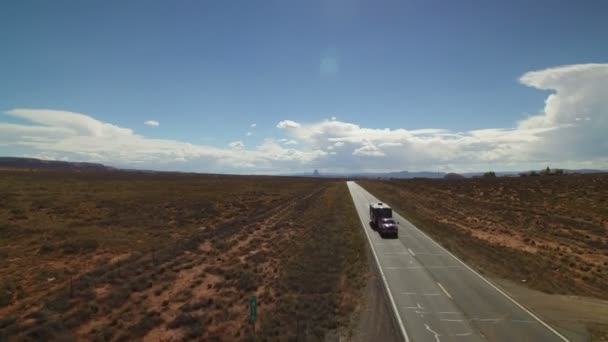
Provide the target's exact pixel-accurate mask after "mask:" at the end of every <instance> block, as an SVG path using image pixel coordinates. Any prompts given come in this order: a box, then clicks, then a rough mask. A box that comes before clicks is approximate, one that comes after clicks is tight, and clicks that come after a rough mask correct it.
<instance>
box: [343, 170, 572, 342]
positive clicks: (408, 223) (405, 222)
mask: <svg viewBox="0 0 608 342" xmlns="http://www.w3.org/2000/svg"><path fill="white" fill-rule="evenodd" d="M353 183H355V184H356V182H353ZM357 186H359V187H360V188H361V189H363V190H364V191H366V192H367V190H365V189H364V188H363V187H362V186H360V185H358V184H357ZM395 216H398V219H399V220H400V221H403V222H404V224H405V225H406V226H407V228H409V229H411V230H414V231H416V233H418V234H421V235H422V236H424V237H426V238H427V239H428V240H429V241H431V242H432V243H434V244H435V245H436V246H437V247H439V248H440V249H441V250H443V251H444V252H446V253H447V254H449V255H450V256H451V257H452V258H454V259H456V260H457V261H458V262H460V263H461V264H462V265H463V266H464V267H466V268H467V269H468V270H469V271H471V272H473V274H475V275H476V276H478V277H479V278H481V279H482V280H483V281H484V282H486V283H487V284H488V285H490V286H491V287H492V288H494V289H495V290H496V291H498V293H500V294H502V295H503V296H505V297H506V298H507V299H509V300H510V301H511V302H512V303H513V304H515V305H517V306H518V307H519V308H520V309H522V310H523V311H524V312H526V313H527V314H529V315H530V316H532V318H534V319H535V320H537V321H538V322H539V323H540V324H542V325H543V326H544V327H545V328H547V329H549V330H550V331H551V332H552V333H554V334H555V335H557V336H558V337H559V338H561V339H562V340H563V341H566V342H570V340H568V339H567V338H566V337H564V336H563V335H562V334H560V333H559V332H558V331H557V330H555V329H553V327H551V326H550V325H549V324H547V323H545V322H544V321H543V320H542V319H540V318H539V317H538V316H536V315H535V314H534V313H532V312H531V311H530V310H528V309H526V307H524V306H523V305H522V304H520V303H519V302H517V301H516V300H515V299H513V298H512V297H511V296H509V295H508V294H507V293H506V292H504V291H503V290H501V289H500V288H498V287H497V286H496V285H494V284H492V282H490V281H489V280H487V279H486V278H484V277H483V276H482V275H481V274H479V273H478V272H477V271H475V270H474V269H472V268H471V267H469V265H467V264H465V263H464V261H462V260H460V259H459V258H457V257H456V256H455V255H454V254H452V253H451V252H450V251H448V250H447V249H445V248H444V247H443V246H441V245H440V244H439V243H437V242H436V241H435V240H433V239H432V238H431V237H430V236H428V235H427V234H426V233H425V232H423V231H422V230H420V229H419V228H418V227H416V226H414V225H413V224H411V223H410V222H409V221H408V220H406V219H405V218H404V217H403V216H401V215H399V214H397V213H395ZM359 218H361V215H359ZM362 222H363V221H362Z"/></svg>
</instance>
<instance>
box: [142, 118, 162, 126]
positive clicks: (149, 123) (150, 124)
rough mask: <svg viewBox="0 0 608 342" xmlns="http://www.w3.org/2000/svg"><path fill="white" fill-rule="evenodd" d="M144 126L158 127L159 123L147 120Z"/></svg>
mask: <svg viewBox="0 0 608 342" xmlns="http://www.w3.org/2000/svg"><path fill="white" fill-rule="evenodd" d="M144 125H148V126H154V127H158V125H160V123H159V122H158V121H154V120H148V121H146V122H144Z"/></svg>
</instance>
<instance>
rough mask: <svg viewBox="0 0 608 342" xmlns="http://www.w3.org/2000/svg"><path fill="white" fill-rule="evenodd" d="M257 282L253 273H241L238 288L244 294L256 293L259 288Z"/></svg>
mask: <svg viewBox="0 0 608 342" xmlns="http://www.w3.org/2000/svg"><path fill="white" fill-rule="evenodd" d="M256 283H257V280H256V277H255V275H254V274H253V273H251V272H250V271H243V272H241V273H240V275H239V278H238V280H237V288H238V289H239V290H241V291H243V292H250V291H254V290H255V289H256V288H257V284H256Z"/></svg>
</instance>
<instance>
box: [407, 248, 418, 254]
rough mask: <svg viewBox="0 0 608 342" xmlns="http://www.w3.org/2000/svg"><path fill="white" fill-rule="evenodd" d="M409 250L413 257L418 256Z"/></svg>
mask: <svg viewBox="0 0 608 342" xmlns="http://www.w3.org/2000/svg"><path fill="white" fill-rule="evenodd" d="M407 250H408V251H409V252H410V254H412V256H416V254H414V252H412V250H411V249H409V248H408V249H407Z"/></svg>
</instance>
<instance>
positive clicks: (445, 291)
mask: <svg viewBox="0 0 608 342" xmlns="http://www.w3.org/2000/svg"><path fill="white" fill-rule="evenodd" d="M437 285H439V287H440V288H441V290H442V291H443V293H445V295H446V296H448V298H450V299H452V296H450V293H449V292H448V291H447V290H446V289H445V287H443V285H441V283H437Z"/></svg>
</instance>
